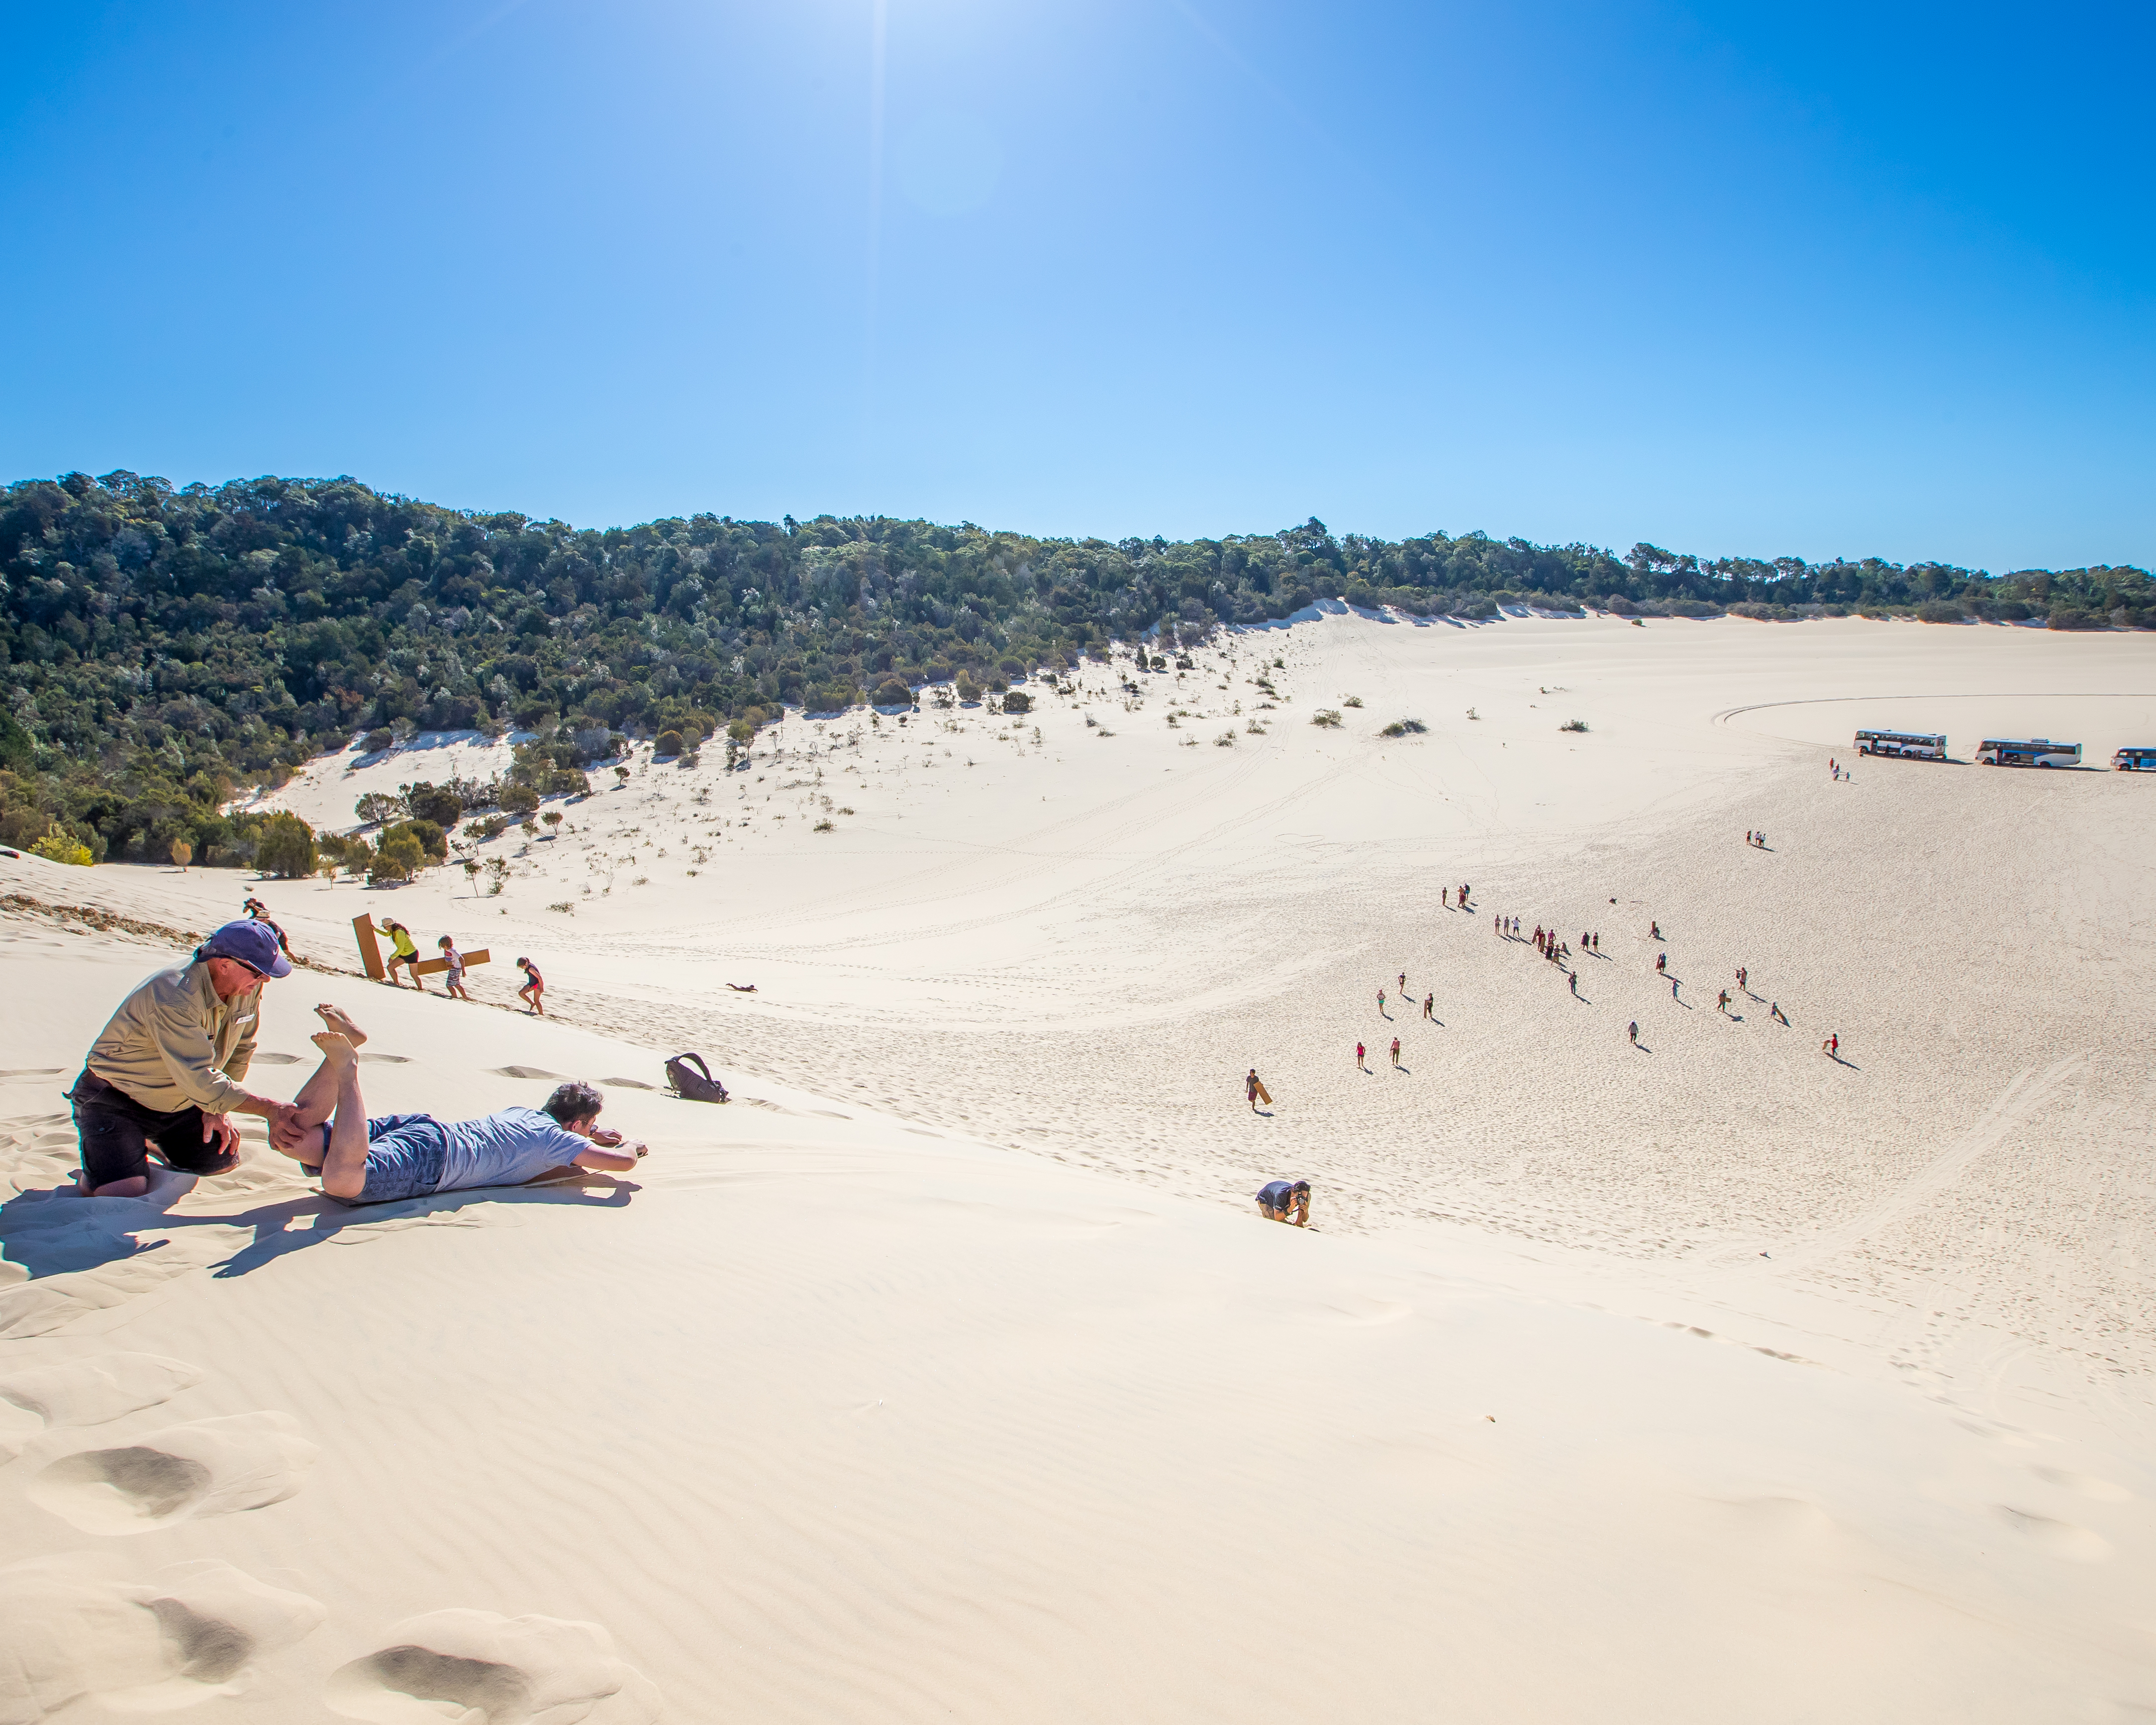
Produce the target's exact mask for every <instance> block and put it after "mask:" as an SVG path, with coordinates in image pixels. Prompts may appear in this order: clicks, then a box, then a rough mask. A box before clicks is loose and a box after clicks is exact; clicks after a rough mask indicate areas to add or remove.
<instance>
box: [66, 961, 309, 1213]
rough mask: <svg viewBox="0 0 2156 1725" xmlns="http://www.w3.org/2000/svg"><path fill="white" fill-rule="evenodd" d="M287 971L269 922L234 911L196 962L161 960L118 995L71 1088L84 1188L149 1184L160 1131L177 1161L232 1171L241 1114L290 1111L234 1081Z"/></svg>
mask: <svg viewBox="0 0 2156 1725" xmlns="http://www.w3.org/2000/svg"><path fill="white" fill-rule="evenodd" d="M291 973H292V961H291V960H290V959H289V958H287V957H285V955H284V953H283V952H280V951H279V950H278V946H277V937H276V936H275V934H273V933H271V932H270V931H269V928H268V927H265V926H264V924H262V923H259V922H228V923H226V924H225V925H224V927H222V928H220V929H218V931H217V932H216V933H214V934H213V935H212V936H211V937H209V938H208V940H206V941H204V942H203V943H202V945H200V946H199V947H196V948H195V955H194V957H193V959H192V960H191V961H190V962H188V963H186V964H181V965H176V966H174V967H173V968H172V969H170V970H161V971H159V972H158V973H157V974H156V975H155V976H153V977H151V978H148V979H147V980H146V981H145V982H144V983H142V984H141V986H140V987H138V988H136V990H135V992H134V993H131V994H130V995H129V996H128V997H127V998H126V999H125V1000H123V1001H121V1003H120V1010H119V1011H117V1012H115V1013H114V1014H112V1018H111V1021H110V1023H109V1024H106V1025H105V1029H104V1030H103V1031H102V1032H100V1034H99V1036H98V1039H97V1040H96V1041H95V1042H94V1043H92V1044H91V1045H90V1059H89V1060H88V1061H87V1062H86V1063H85V1065H84V1067H83V1070H82V1076H80V1078H78V1079H76V1080H75V1081H74V1089H73V1090H71V1091H69V1092H68V1100H69V1101H71V1102H72V1103H74V1124H75V1131H76V1132H77V1133H78V1134H79V1135H80V1137H81V1139H82V1173H81V1175H80V1178H79V1179H78V1180H77V1182H76V1189H77V1190H78V1191H80V1192H84V1193H86V1194H89V1195H90V1197H92V1198H134V1197H137V1196H139V1195H141V1194H142V1193H144V1192H146V1191H147V1190H148V1189H149V1186H150V1181H149V1151H150V1147H151V1144H153V1143H154V1144H155V1145H156V1146H157V1151H158V1153H159V1154H160V1155H161V1156H162V1157H163V1158H164V1159H165V1162H166V1163H167V1165H168V1166H170V1167H172V1168H177V1169H178V1170H179V1171H180V1172H181V1173H189V1174H221V1173H227V1172H228V1171H229V1170H231V1169H232V1168H236V1167H238V1166H239V1128H238V1127H235V1126H234V1125H233V1123H232V1117H233V1116H234V1114H259V1115H260V1116H261V1117H263V1118H264V1120H267V1121H269V1122H270V1124H271V1125H272V1126H275V1125H276V1124H277V1123H278V1122H280V1120H283V1119H284V1118H285V1117H287V1116H289V1115H290V1113H291V1112H292V1105H291V1104H290V1102H280V1101H273V1100H272V1099H271V1098H269V1097H268V1096H256V1095H255V1094H254V1092H253V1091H247V1090H243V1089H242V1088H241V1087H240V1085H239V1081H240V1080H241V1079H243V1078H244V1077H245V1076H247V1067H248V1063H249V1061H250V1060H253V1058H254V1029H255V1019H256V1014H257V1011H258V1009H259V1006H260V1004H261V990H262V984H263V983H264V980H265V979H267V978H272V977H284V976H290V974H291Z"/></svg>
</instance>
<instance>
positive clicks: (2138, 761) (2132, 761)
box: [2111, 748, 2156, 773]
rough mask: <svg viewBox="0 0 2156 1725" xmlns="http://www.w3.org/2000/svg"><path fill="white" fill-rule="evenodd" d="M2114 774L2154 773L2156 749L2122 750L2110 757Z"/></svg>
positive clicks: (2155, 771) (2155, 769)
mask: <svg viewBox="0 0 2156 1725" xmlns="http://www.w3.org/2000/svg"><path fill="white" fill-rule="evenodd" d="M2111 767H2112V772H2114V773H2156V749H2136V748H2123V749H2121V750H2120V751H2119V752H2117V754H2115V755H2113V756H2112V757H2111Z"/></svg>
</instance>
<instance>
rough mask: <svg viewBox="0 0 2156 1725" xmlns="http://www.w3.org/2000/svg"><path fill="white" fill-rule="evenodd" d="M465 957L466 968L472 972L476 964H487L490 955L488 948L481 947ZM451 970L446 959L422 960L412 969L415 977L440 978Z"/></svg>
mask: <svg viewBox="0 0 2156 1725" xmlns="http://www.w3.org/2000/svg"><path fill="white" fill-rule="evenodd" d="M464 957H465V969H466V970H470V968H472V966H473V965H475V964H484V963H486V961H487V957H488V953H487V950H486V948H485V947H480V949H479V951H477V952H467V953H465V955H464ZM410 968H411V972H412V974H413V975H414V976H439V975H440V974H441V973H443V972H444V971H445V970H447V969H448V968H449V960H448V959H446V958H422V959H421V960H420V961H419V962H418V963H417V964H414V965H413V966H411V967H410Z"/></svg>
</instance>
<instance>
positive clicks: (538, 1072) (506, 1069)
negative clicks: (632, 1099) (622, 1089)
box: [494, 1066, 618, 1082]
mask: <svg viewBox="0 0 2156 1725" xmlns="http://www.w3.org/2000/svg"><path fill="white" fill-rule="evenodd" d="M494 1076H495V1077H496V1078H560V1077H562V1076H563V1075H562V1073H559V1072H549V1071H548V1070H547V1069H546V1068H545V1067H544V1066H496V1067H495V1069H494ZM617 1082H618V1081H617Z"/></svg>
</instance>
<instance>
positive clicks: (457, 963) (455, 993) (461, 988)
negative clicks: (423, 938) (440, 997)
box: [434, 935, 471, 1000]
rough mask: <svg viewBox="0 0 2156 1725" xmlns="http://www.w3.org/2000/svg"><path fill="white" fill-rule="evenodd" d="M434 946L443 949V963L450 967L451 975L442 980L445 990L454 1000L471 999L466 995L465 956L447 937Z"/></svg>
mask: <svg viewBox="0 0 2156 1725" xmlns="http://www.w3.org/2000/svg"><path fill="white" fill-rule="evenodd" d="M434 944H435V945H436V946H438V947H440V948H441V949H442V962H443V963H445V964H447V965H448V966H449V974H448V975H446V976H444V978H442V987H443V988H444V990H445V991H446V992H447V993H448V994H449V998H450V999H452V1000H469V999H471V996H470V995H469V994H467V993H465V955H464V954H463V953H461V952H459V951H458V950H457V947H456V942H454V941H453V940H451V939H450V938H449V936H447V935H444V936H443V937H441V938H440V939H439V940H438V941H436V942H434Z"/></svg>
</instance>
